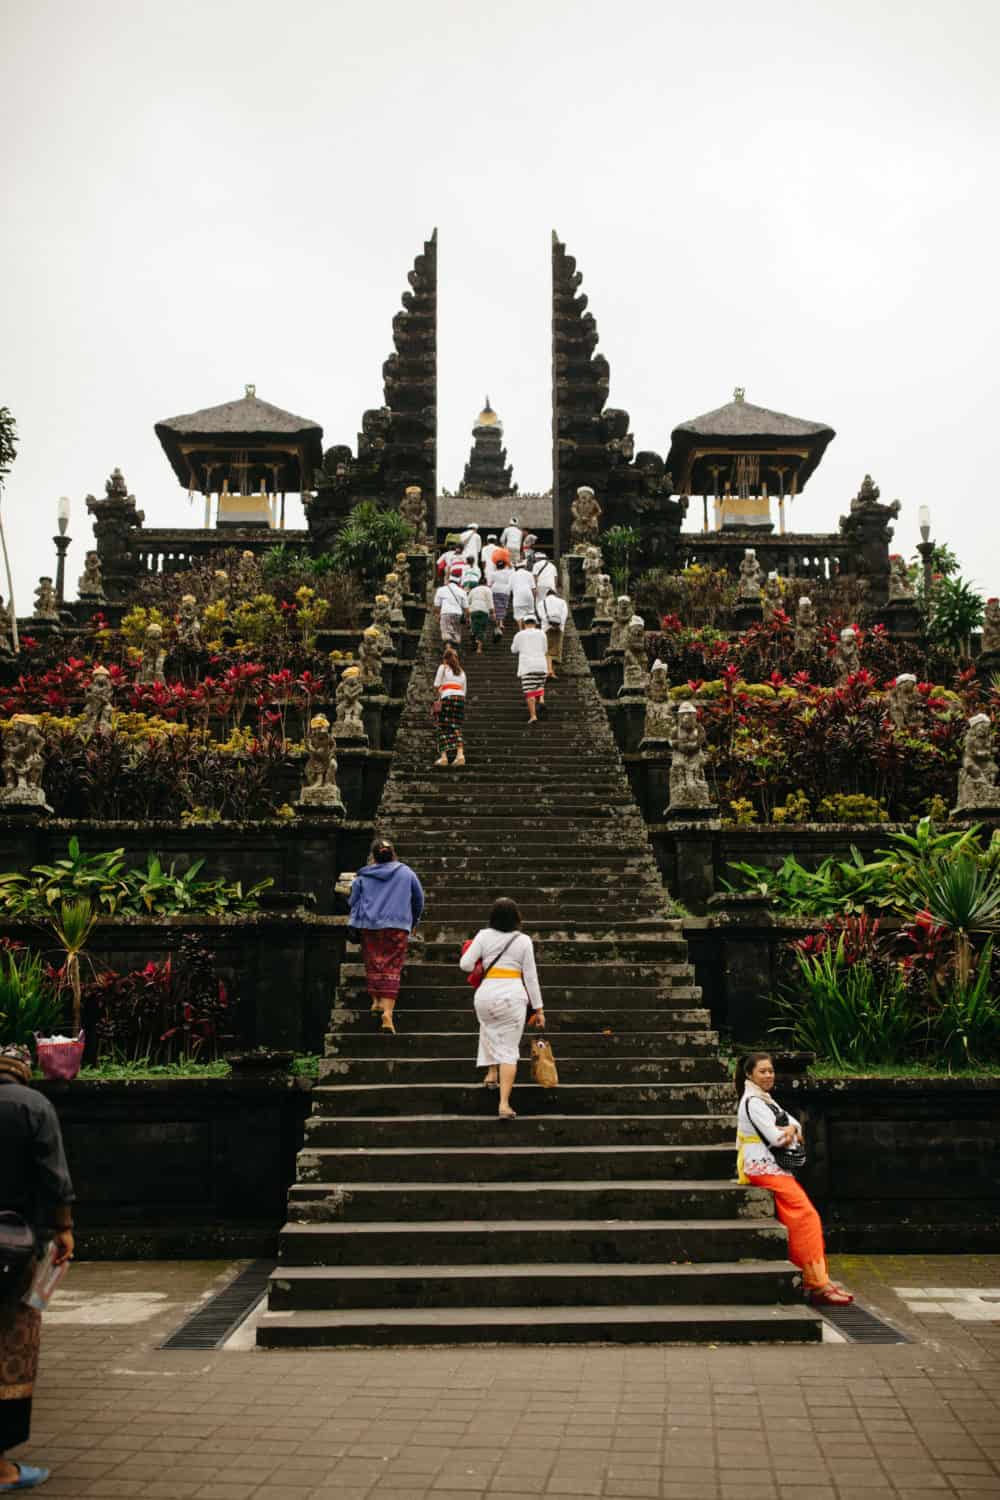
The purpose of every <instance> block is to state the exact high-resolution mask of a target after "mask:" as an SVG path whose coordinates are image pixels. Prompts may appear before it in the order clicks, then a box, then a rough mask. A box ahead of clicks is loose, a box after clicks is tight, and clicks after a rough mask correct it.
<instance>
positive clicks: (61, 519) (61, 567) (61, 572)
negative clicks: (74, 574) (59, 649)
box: [52, 495, 71, 610]
mask: <svg viewBox="0 0 1000 1500" xmlns="http://www.w3.org/2000/svg"><path fill="white" fill-rule="evenodd" d="M56 525H57V526H58V527H59V533H58V535H57V536H54V537H53V538H52V540H53V541H54V542H55V544H56V608H57V609H60V610H61V609H62V607H63V604H64V603H65V599H66V553H67V552H68V550H69V544H70V540H71V539H70V537H68V536H67V535H66V533H67V531H68V530H69V496H68V495H60V497H59V504H58V505H57V506H56Z"/></svg>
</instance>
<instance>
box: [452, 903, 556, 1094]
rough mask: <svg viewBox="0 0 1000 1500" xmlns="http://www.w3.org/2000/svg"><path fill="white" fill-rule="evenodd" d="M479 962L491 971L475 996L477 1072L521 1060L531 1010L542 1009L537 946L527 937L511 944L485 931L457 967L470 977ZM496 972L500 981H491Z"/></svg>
mask: <svg viewBox="0 0 1000 1500" xmlns="http://www.w3.org/2000/svg"><path fill="white" fill-rule="evenodd" d="M480 958H481V959H482V960H483V963H484V965H485V964H486V963H489V964H490V966H491V968H490V969H487V970H486V978H485V979H484V980H483V982H482V984H481V985H480V986H479V988H478V989H477V990H476V999H475V1011H476V1018H477V1020H478V1021H479V1051H478V1053H477V1056H476V1067H477V1068H492V1067H496V1065H497V1064H498V1063H516V1062H518V1061H519V1060H520V1055H521V1038H522V1036H523V1035H524V1025H525V1021H526V1020H527V1017H528V1004H529V1002H530V1004H531V1008H532V1010H541V1009H542V992H541V990H540V989H539V987H538V970H537V968H536V966H535V945H534V944H533V943H532V941H531V939H530V937H528V935H527V934H526V933H524V932H519V933H517V934H516V935H514V937H513V941H511V934H510V933H509V932H496V931H494V929H493V928H492V927H482V928H480V930H479V931H478V932H477V933H476V935H475V937H474V938H473V939H472V942H471V943H470V944H469V946H468V948H466V950H465V952H464V953H463V954H462V956H461V958H460V959H459V961H458V962H459V966H460V968H462V969H463V970H464V971H465V973H466V974H471V972H472V970H473V969H474V968H475V966H476V961H477V959H480ZM494 960H496V962H495V964H494ZM493 967H495V968H496V969H497V970H499V971H501V977H498V978H496V979H491V978H490V977H489V975H490V972H491V969H492V968H493Z"/></svg>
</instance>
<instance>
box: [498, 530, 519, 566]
mask: <svg viewBox="0 0 1000 1500" xmlns="http://www.w3.org/2000/svg"><path fill="white" fill-rule="evenodd" d="M523 541H524V532H523V530H522V529H521V527H520V526H505V527H504V529H503V531H501V533H500V545H501V547H506V548H507V551H508V552H509V553H510V560H511V562H512V563H513V564H515V565H516V564H517V563H519V562H520V561H521V543H522V542H523Z"/></svg>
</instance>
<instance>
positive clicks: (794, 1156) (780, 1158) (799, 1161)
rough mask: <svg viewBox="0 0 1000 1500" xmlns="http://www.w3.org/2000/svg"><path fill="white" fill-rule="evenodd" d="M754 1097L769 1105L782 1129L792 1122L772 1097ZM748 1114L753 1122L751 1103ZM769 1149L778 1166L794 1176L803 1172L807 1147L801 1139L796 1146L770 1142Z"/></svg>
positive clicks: (776, 1122)
mask: <svg viewBox="0 0 1000 1500" xmlns="http://www.w3.org/2000/svg"><path fill="white" fill-rule="evenodd" d="M754 1098H755V1099H759V1100H760V1102H761V1104H766V1105H767V1107H768V1109H769V1110H770V1111H771V1113H772V1115H773V1116H774V1123H775V1125H777V1126H778V1127H779V1128H780V1129H784V1127H785V1126H786V1125H789V1124H790V1123H791V1121H790V1120H789V1118H788V1115H787V1113H786V1112H785V1111H784V1110H783V1109H779V1107H778V1106H777V1104H774V1103H772V1101H771V1100H770V1099H765V1098H763V1097H762V1096H761V1095H760V1094H755V1095H754ZM747 1114H748V1115H749V1116H750V1120H751V1123H752V1122H753V1116H752V1115H751V1114H750V1106H749V1105H747ZM767 1149H768V1150H769V1151H770V1153H771V1155H772V1156H773V1157H774V1159H775V1161H776V1162H777V1163H778V1166H779V1167H781V1169H782V1170H783V1171H785V1172H791V1173H792V1175H793V1176H794V1175H795V1173H796V1172H801V1171H802V1168H803V1167H804V1166H805V1164H806V1159H807V1158H806V1148H805V1146H804V1145H803V1144H802V1142H801V1141H800V1142H799V1143H798V1145H796V1146H772V1145H770V1144H768V1145H767Z"/></svg>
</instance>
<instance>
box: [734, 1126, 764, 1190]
mask: <svg viewBox="0 0 1000 1500" xmlns="http://www.w3.org/2000/svg"><path fill="white" fill-rule="evenodd" d="M736 1144H737V1146H738V1147H739V1150H738V1151H737V1153H736V1175H737V1176H738V1177H739V1179H740V1182H742V1183H743V1185H744V1186H746V1184H747V1183H748V1182H749V1180H750V1179H749V1178H748V1177H747V1174H746V1172H745V1171H744V1170H743V1151H744V1148H745V1147H747V1146H762V1145H763V1144H764V1142H763V1141H762V1140H761V1138H760V1136H759V1135H744V1134H743V1132H742V1130H737V1132H736Z"/></svg>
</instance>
